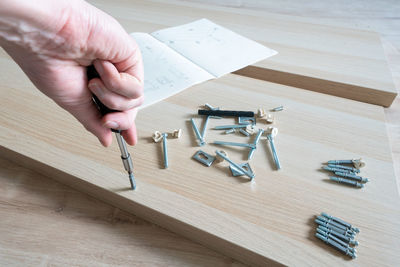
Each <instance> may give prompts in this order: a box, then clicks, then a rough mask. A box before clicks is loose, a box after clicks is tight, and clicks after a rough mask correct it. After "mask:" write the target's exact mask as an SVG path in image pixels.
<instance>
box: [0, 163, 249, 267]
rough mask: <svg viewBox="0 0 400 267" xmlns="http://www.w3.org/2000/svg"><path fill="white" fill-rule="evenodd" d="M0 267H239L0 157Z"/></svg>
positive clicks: (206, 250)
mask: <svg viewBox="0 0 400 267" xmlns="http://www.w3.org/2000/svg"><path fill="white" fill-rule="evenodd" d="M0 217H1V218H2V219H1V220H0V236H1V239H0V265H1V266H21V265H23V266H49V265H51V266H60V265H62V266H72V265H79V266H166V265H169V266H221V267H222V266H238V267H239V266H242V265H241V264H240V263H238V262H236V261H234V260H231V259H229V258H227V257H224V256H222V255H220V254H218V253H216V252H214V251H211V250H209V249H207V248H205V247H203V246H201V245H198V244H195V243H193V242H192V241H190V240H187V239H185V238H183V237H180V236H178V235H176V234H173V233H171V232H169V231H167V230H165V229H162V228H160V227H157V226H155V225H153V224H152V223H150V222H147V221H145V220H143V219H141V218H138V217H137V216H134V215H132V214H128V213H126V212H123V211H121V210H120V209H118V208H115V207H113V206H110V205H108V204H105V203H104V202H102V201H100V200H96V199H94V198H92V197H89V196H87V195H86V194H82V193H81V192H78V191H76V190H74V189H72V188H70V187H68V186H65V185H62V184H60V183H58V182H56V181H54V180H52V179H50V178H49V177H46V176H44V175H43V174H40V173H37V172H34V171H32V170H29V169H27V168H25V167H22V166H19V165H17V164H15V163H13V162H11V161H8V160H5V159H3V158H0Z"/></svg>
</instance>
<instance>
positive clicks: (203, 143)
mask: <svg viewBox="0 0 400 267" xmlns="http://www.w3.org/2000/svg"><path fill="white" fill-rule="evenodd" d="M190 121H191V122H192V126H193V130H194V132H195V134H196V137H197V140H198V141H199V145H200V146H204V145H205V142H204V140H203V138H202V136H201V135H200V132H199V129H198V128H197V126H196V124H195V123H194V120H193V119H191V120H190Z"/></svg>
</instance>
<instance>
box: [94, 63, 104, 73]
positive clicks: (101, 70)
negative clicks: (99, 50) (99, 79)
mask: <svg viewBox="0 0 400 267" xmlns="http://www.w3.org/2000/svg"><path fill="white" fill-rule="evenodd" d="M95 65H96V70H97V72H98V73H99V75H100V76H102V75H103V73H104V68H103V64H102V63H101V61H100V60H98V61H97V63H96V64H95Z"/></svg>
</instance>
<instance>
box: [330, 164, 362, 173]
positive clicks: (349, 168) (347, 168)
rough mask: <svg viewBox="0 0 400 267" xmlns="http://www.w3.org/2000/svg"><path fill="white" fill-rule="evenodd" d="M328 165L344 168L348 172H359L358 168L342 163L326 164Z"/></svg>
mask: <svg viewBox="0 0 400 267" xmlns="http://www.w3.org/2000/svg"><path fill="white" fill-rule="evenodd" d="M328 167H331V168H336V169H342V170H346V171H348V172H353V173H360V169H357V168H353V167H349V166H343V165H339V164H336V165H335V164H328Z"/></svg>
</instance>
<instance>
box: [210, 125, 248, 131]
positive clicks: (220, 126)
mask: <svg viewBox="0 0 400 267" xmlns="http://www.w3.org/2000/svg"><path fill="white" fill-rule="evenodd" d="M246 127H247V124H240V125H237V124H234V125H219V126H215V127H214V129H215V130H228V129H236V128H246Z"/></svg>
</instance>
